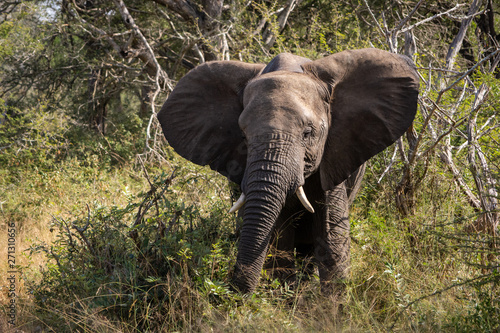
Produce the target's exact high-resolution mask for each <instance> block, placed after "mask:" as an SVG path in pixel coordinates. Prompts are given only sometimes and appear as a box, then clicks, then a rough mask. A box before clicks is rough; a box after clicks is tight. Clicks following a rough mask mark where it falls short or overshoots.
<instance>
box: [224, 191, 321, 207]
mask: <svg viewBox="0 0 500 333" xmlns="http://www.w3.org/2000/svg"><path fill="white" fill-rule="evenodd" d="M295 194H296V195H297V197H298V198H299V200H300V203H302V205H303V206H304V208H305V209H307V210H308V211H309V212H311V213H314V208H313V206H312V205H311V203H310V202H309V199H307V196H306V193H305V192H304V188H303V187H302V186H299V187H298V188H297V191H295ZM245 202H246V196H245V193H241V195H240V197H239V198H238V200H236V202H235V203H234V205H233V207H231V209H230V210H229V213H236V212H237V211H238V210H239V209H240V208H241V207H243V205H244V204H245Z"/></svg>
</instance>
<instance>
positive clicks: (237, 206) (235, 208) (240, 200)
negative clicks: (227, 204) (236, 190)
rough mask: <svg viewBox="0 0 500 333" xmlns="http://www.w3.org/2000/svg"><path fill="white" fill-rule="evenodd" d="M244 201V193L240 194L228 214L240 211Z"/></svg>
mask: <svg viewBox="0 0 500 333" xmlns="http://www.w3.org/2000/svg"><path fill="white" fill-rule="evenodd" d="M245 201H246V197H245V193H241V195H240V197H239V198H238V200H236V202H235V203H234V205H233V207H231V209H230V210H229V213H230V214H231V213H235V212H237V211H238V209H240V208H241V207H242V206H243V205H244V204H245Z"/></svg>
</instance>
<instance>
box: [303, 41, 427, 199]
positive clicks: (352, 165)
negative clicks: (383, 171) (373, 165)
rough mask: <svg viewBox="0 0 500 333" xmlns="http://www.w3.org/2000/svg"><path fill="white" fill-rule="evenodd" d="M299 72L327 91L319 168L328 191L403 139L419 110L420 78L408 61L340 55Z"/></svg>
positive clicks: (369, 52)
mask: <svg viewBox="0 0 500 333" xmlns="http://www.w3.org/2000/svg"><path fill="white" fill-rule="evenodd" d="M303 68H304V71H305V72H309V73H312V74H314V75H315V76H317V77H318V78H319V79H320V80H322V81H324V82H326V83H327V84H328V86H329V88H330V89H331V97H330V113H331V124H330V128H329V133H328V138H327V141H326V144H325V150H324V153H323V159H322V161H321V164H320V175H321V183H322V187H323V190H330V189H332V188H333V187H334V186H336V185H338V184H340V183H342V182H343V181H344V180H345V179H347V177H348V176H349V175H350V174H352V173H353V172H354V171H356V170H357V169H358V168H359V167H360V166H361V165H362V164H363V163H364V162H366V161H367V160H368V159H369V158H371V157H372V156H374V155H375V154H377V153H379V152H381V151H382V150H384V149H385V148H386V147H388V146H389V145H391V144H392V143H394V142H395V141H396V140H397V139H398V138H399V137H400V136H401V135H403V134H404V133H405V131H406V130H407V129H408V127H409V126H410V125H411V123H412V122H413V119H414V117H415V113H416V110H417V99H418V87H419V79H418V74H417V72H416V70H415V67H414V65H413V64H412V62H411V60H410V59H409V58H407V57H404V56H401V55H397V54H393V53H389V52H386V51H382V50H378V49H362V50H351V51H343V52H340V53H336V54H334V55H331V56H328V57H325V58H322V59H319V60H316V61H313V62H311V63H307V64H304V65H303Z"/></svg>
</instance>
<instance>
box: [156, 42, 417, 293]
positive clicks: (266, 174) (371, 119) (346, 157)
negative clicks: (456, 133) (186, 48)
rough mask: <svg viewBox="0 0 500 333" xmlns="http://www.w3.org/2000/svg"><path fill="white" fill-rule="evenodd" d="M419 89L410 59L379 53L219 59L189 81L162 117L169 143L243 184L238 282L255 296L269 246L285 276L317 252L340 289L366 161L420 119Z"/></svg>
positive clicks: (324, 273) (325, 277) (328, 281)
mask: <svg viewBox="0 0 500 333" xmlns="http://www.w3.org/2000/svg"><path fill="white" fill-rule="evenodd" d="M418 86H419V79H418V75H417V73H416V70H415V68H414V66H413V64H412V63H411V61H410V59H408V58H406V57H404V56H400V55H396V54H392V53H388V52H385V51H382V50H378V49H362V50H352V51H344V52H340V53H336V54H333V55H330V56H327V57H324V58H322V59H318V60H315V61H311V60H309V59H306V58H302V57H299V56H295V55H291V54H287V53H284V54H280V55H278V56H276V57H275V58H274V59H273V60H272V61H271V62H270V63H269V64H268V65H267V66H266V65H263V64H248V63H244V62H238V61H214V62H208V63H204V64H202V65H200V66H198V67H196V68H195V69H193V70H191V71H190V72H189V73H188V74H187V75H185V76H184V77H183V78H182V79H181V80H180V81H179V83H178V84H177V86H176V87H175V89H174V91H173V92H172V93H171V94H170V96H169V98H168V99H167V101H166V102H165V104H164V105H163V107H162V109H161V111H160V112H159V113H158V120H159V122H160V123H161V126H162V129H163V132H164V134H165V137H166V139H167V141H168V142H169V143H170V145H171V146H172V147H173V148H174V149H175V151H176V152H178V153H179V154H180V155H181V156H183V157H184V158H186V159H188V160H190V161H192V162H194V163H197V164H199V165H207V164H208V165H210V167H211V168H212V169H214V170H217V171H218V172H220V173H221V174H223V175H225V176H226V177H227V178H229V179H230V180H231V181H233V182H235V183H237V184H239V185H240V187H241V191H242V196H241V197H240V199H239V200H238V201H237V202H236V204H235V206H234V207H233V208H232V210H231V211H235V210H237V209H238V208H241V207H243V209H242V210H241V211H242V213H241V214H240V215H241V216H242V218H243V224H242V226H241V230H240V240H239V247H238V256H237V259H236V266H235V269H234V273H233V286H234V287H235V288H236V289H238V290H240V291H241V292H244V293H249V292H252V291H254V289H255V287H256V285H257V284H258V281H259V278H260V273H261V270H262V268H263V267H264V262H265V259H266V257H267V256H266V254H267V253H268V251H269V248H270V244H272V246H271V248H274V249H275V251H274V252H273V253H274V255H273V256H272V259H271V260H268V262H267V263H266V267H268V268H269V267H272V268H274V272H275V273H277V274H278V275H280V276H282V277H283V276H285V277H286V276H287V275H289V274H291V275H293V271H294V262H295V259H294V256H293V253H296V255H300V256H314V258H315V263H316V264H317V266H318V270H319V275H320V280H321V286H322V290H323V291H326V292H332V291H337V292H338V291H339V290H341V289H342V288H341V286H342V280H344V279H345V278H346V277H347V274H348V271H349V252H350V237H349V220H348V211H349V205H350V204H351V203H352V201H353V199H354V196H355V195H356V192H357V191H358V189H359V187H360V182H361V179H362V177H363V174H364V164H365V162H366V161H367V160H368V159H369V158H371V157H372V156H374V155H375V154H377V153H378V152H380V151H382V150H383V149H385V148H386V147H387V146H389V145H391V144H392V143H393V142H394V141H395V140H397V139H398V138H399V137H400V136H401V135H402V134H403V133H404V132H405V131H406V130H407V129H408V127H409V126H410V125H411V123H412V121H413V118H414V116H415V113H416V109H417V98H418Z"/></svg>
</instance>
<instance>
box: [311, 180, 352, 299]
mask: <svg viewBox="0 0 500 333" xmlns="http://www.w3.org/2000/svg"><path fill="white" fill-rule="evenodd" d="M320 218H321V220H322V221H317V222H316V223H315V224H316V226H317V228H316V237H315V244H314V247H315V250H314V251H315V253H314V254H315V257H316V260H317V261H318V269H319V276H320V280H321V291H322V293H323V294H325V295H331V296H333V297H334V298H336V299H337V300H338V301H339V302H340V303H342V302H343V294H344V289H345V280H346V279H347V278H348V274H349V266H350V236H349V230H350V226H349V204H348V196H347V193H346V189H345V186H344V184H341V185H339V186H337V187H336V188H335V189H333V190H331V191H327V192H326V193H325V206H324V208H323V214H322V216H320Z"/></svg>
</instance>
